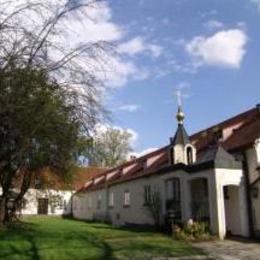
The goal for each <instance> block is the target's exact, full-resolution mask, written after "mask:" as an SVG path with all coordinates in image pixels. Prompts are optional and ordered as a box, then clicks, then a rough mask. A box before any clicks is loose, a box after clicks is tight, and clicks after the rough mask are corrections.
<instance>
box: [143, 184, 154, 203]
mask: <svg viewBox="0 0 260 260" xmlns="http://www.w3.org/2000/svg"><path fill="white" fill-rule="evenodd" d="M151 199H152V189H151V185H149V184H147V185H144V206H147V205H149V204H150V203H151Z"/></svg>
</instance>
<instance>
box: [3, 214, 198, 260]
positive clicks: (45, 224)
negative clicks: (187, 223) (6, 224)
mask: <svg viewBox="0 0 260 260" xmlns="http://www.w3.org/2000/svg"><path fill="white" fill-rule="evenodd" d="M197 254H201V251H199V250H198V249H194V248H192V247H191V246H190V245H188V244H186V243H183V242H180V241H174V240H173V239H171V238H170V237H167V236H164V235H163V234H160V233H153V232H144V231H140V230H136V229H135V230H129V229H119V228H115V227H112V226H109V225H106V224H99V223H86V222H82V221H76V220H69V219H61V218H57V217H28V218H25V219H24V221H23V222H22V224H17V225H13V226H12V227H10V228H9V229H8V230H2V231H0V259H1V260H2V259H10V260H15V259H17V260H20V259H36V260H37V259H48V260H49V259H58V260H63V259H108V260H109V259H151V258H155V257H173V256H188V255H197Z"/></svg>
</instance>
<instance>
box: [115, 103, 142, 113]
mask: <svg viewBox="0 0 260 260" xmlns="http://www.w3.org/2000/svg"><path fill="white" fill-rule="evenodd" d="M140 107H141V106H140V105H138V104H129V105H122V106H119V107H118V108H117V110H121V111H126V112H136V111H138V110H139V109H140Z"/></svg>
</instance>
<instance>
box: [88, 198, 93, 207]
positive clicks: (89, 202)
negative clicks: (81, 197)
mask: <svg viewBox="0 0 260 260" xmlns="http://www.w3.org/2000/svg"><path fill="white" fill-rule="evenodd" d="M88 208H89V209H91V208H92V198H91V197H89V198H88Z"/></svg>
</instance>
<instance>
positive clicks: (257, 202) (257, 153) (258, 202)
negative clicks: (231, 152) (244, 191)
mask: <svg viewBox="0 0 260 260" xmlns="http://www.w3.org/2000/svg"><path fill="white" fill-rule="evenodd" d="M246 158H247V162H248V170H249V180H250V183H253V182H254V181H255V180H257V179H258V178H259V176H260V175H259V174H260V173H259V170H257V167H260V139H257V140H256V141H255V145H254V146H253V147H251V148H249V149H247V150H246ZM254 188H258V193H259V195H258V197H257V198H254V197H253V196H252V193H251V194H250V195H251V200H252V209H253V212H252V215H253V226H254V230H255V232H257V233H258V234H260V182H259V181H258V183H256V184H255V185H254Z"/></svg>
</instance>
